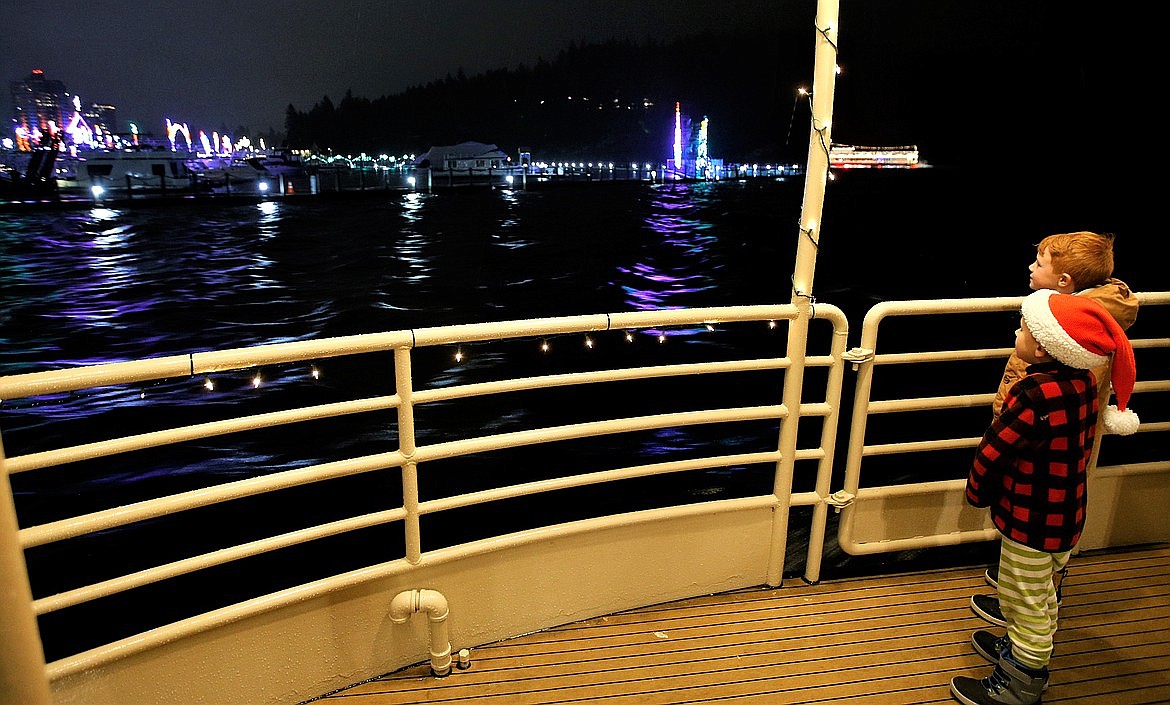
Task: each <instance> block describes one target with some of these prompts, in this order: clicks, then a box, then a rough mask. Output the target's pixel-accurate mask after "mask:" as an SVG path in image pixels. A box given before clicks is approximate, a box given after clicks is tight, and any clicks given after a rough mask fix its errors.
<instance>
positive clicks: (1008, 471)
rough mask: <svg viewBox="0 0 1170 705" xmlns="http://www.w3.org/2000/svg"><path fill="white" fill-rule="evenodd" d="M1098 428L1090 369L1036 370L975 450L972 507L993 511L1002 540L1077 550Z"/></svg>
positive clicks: (1047, 366)
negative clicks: (1094, 439)
mask: <svg viewBox="0 0 1170 705" xmlns="http://www.w3.org/2000/svg"><path fill="white" fill-rule="evenodd" d="M1096 428H1097V383H1096V379H1095V378H1094V377H1093V374H1092V373H1091V372H1090V371H1089V370H1078V369H1074V368H1072V367H1068V366H1066V365H1063V364H1060V363H1058V362H1050V363H1043V364H1039V365H1031V366H1029V367H1028V374H1027V376H1025V377H1023V378H1021V379H1020V381H1019V382H1017V383H1016V384H1015V385H1013V386H1012V388H1011V389H1010V390H1009V391H1008V394H1007V398H1006V399H1005V400H1004V407H1003V413H1001V414H1000V416H999V418H998V419H996V420H995V421H994V422H992V424H991V426H990V427H989V428H988V429H987V432H986V433H984V434H983V439H982V440H981V441H980V442H979V446H978V447H977V448H976V450H975V462H974V463H973V464H972V466H971V471H970V472H969V473H968V475H967V502H968V503H970V504H971V505H972V506H975V507H989V508H990V509H991V519H992V523H994V524H995V527H996V528H997V529H999V531H1000V533H1002V534H1003V535H1004V536H1007V537H1008V538H1010V539H1011V540H1013V541H1016V542H1017V543H1022V544H1024V545H1025V546H1028V547H1030V548H1034V549H1036V550H1038V551H1046V552H1048V553H1058V552H1061V551H1068V550H1071V549H1072V548H1073V546H1075V545H1076V543H1077V540H1078V539H1080V537H1081V530H1082V529H1083V528H1084V526H1085V475H1086V472H1085V469H1086V467H1087V465H1088V462H1089V452H1090V451H1091V450H1092V447H1093V436H1094V435H1095V433H1096Z"/></svg>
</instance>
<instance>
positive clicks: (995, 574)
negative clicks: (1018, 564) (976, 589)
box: [983, 565, 1068, 605]
mask: <svg viewBox="0 0 1170 705" xmlns="http://www.w3.org/2000/svg"><path fill="white" fill-rule="evenodd" d="M1059 574H1060V575H1061V576H1062V577H1061V579H1060V582H1059V583H1057V585H1056V604H1057V605H1060V604H1061V603H1062V602H1064V595H1062V594H1061V589H1062V588H1063V587H1064V578H1067V577H1068V568H1065V569H1064V570H1062V571H1060V573H1059ZM983 580H984V581H985V582H986V583H987V584H988V585H990V586H991V587H993V588H995V589H996V590H998V589H999V566H998V565H993V566H991V567H990V568H988V569H987V570H985V571H983Z"/></svg>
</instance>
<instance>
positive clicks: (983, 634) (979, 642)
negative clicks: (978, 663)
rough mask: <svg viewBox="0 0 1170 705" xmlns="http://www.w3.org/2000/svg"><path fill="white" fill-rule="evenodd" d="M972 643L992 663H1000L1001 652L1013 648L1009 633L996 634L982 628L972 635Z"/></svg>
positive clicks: (978, 652) (976, 651)
mask: <svg viewBox="0 0 1170 705" xmlns="http://www.w3.org/2000/svg"><path fill="white" fill-rule="evenodd" d="M971 645H972V646H974V647H975V653H977V654H979V655H980V656H982V657H983V658H985V659H987V660H988V661H990V662H992V663H999V657H1000V654H1002V653H1003V652H1005V651H1007V650H1008V649H1010V648H1011V646H1012V641H1011V639H1009V638H1008V636H1007V634H1004V635H1003V636H996V635H994V634H992V633H991V632H989V631H987V630H986V629H980V630H979V631H977V632H975V633H974V634H972V635H971Z"/></svg>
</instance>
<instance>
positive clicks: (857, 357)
mask: <svg viewBox="0 0 1170 705" xmlns="http://www.w3.org/2000/svg"><path fill="white" fill-rule="evenodd" d="M841 357H842V358H843V359H845V360H848V361H849V362H852V363H853V369H854V370H856V369H857V367H858V366H859V365H860V364H861V363H863V362H869V361H870V360H872V359H873V351H872V350H870V349H869V348H850V349H849V350H847V351H845V352H843V353H841Z"/></svg>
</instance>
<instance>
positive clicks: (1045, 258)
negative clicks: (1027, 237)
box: [1028, 247, 1073, 294]
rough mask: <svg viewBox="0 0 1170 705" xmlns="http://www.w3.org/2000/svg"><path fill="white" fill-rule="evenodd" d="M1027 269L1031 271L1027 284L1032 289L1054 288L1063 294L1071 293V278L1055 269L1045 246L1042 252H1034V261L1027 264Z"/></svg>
mask: <svg viewBox="0 0 1170 705" xmlns="http://www.w3.org/2000/svg"><path fill="white" fill-rule="evenodd" d="M1028 271H1029V272H1031V275H1030V276H1029V277H1028V286H1029V287H1031V288H1032V291H1039V290H1041V289H1055V290H1056V291H1059V292H1062V293H1065V294H1071V293H1073V292H1072V280H1071V279H1070V278H1069V277H1067V276H1065V274H1064V272H1059V271H1057V270H1056V266H1055V265H1054V264H1053V263H1052V256H1051V255H1050V254H1049V253H1048V248H1047V247H1045V248H1044V250H1043V251H1042V252H1037V253H1036V261H1035V262H1033V263H1032V264H1030V265H1028Z"/></svg>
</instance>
